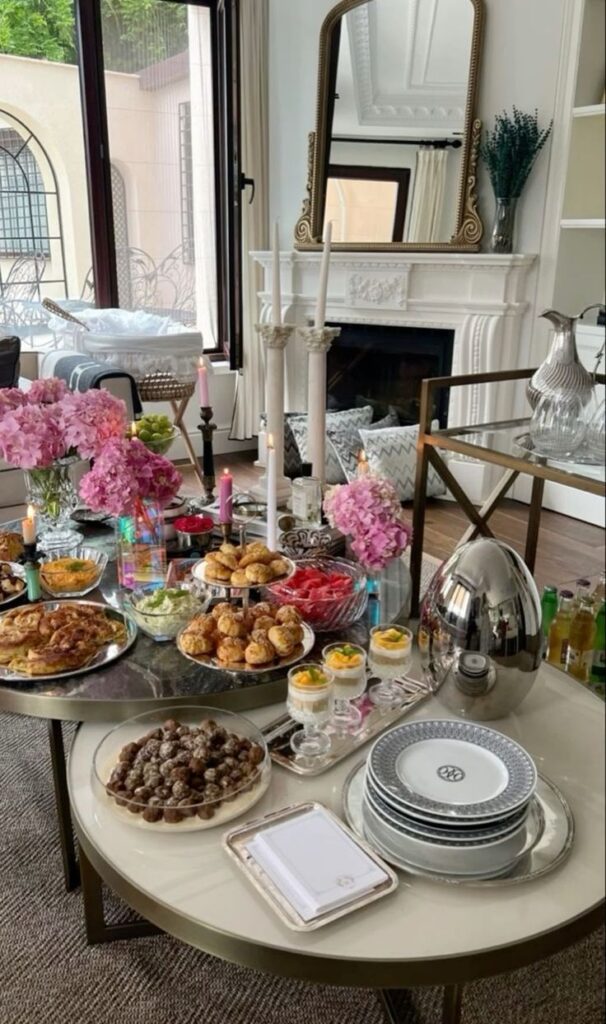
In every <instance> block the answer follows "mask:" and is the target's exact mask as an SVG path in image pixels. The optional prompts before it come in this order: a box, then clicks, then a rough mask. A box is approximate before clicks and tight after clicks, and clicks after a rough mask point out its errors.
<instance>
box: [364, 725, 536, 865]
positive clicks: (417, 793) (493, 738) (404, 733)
mask: <svg viewBox="0 0 606 1024" xmlns="http://www.w3.org/2000/svg"><path fill="white" fill-rule="evenodd" d="M536 785H537V771H536V768H535V765H534V762H533V761H532V758H531V757H530V755H529V754H527V753H526V751H525V750H523V749H522V747H520V746H518V744H517V743H514V742H513V740H510V739H509V737H508V736H503V735H502V734H501V733H498V732H495V731H494V730H493V729H487V728H485V727H484V726H480V725H475V724H473V723H471V722H456V721H430V722H410V723H407V724H405V725H401V726H399V727H398V728H397V729H393V730H392V731H391V732H389V733H386V734H385V735H384V736H381V737H380V739H378V740H377V742H376V743H375V744H374V746H373V748H372V750H371V752H370V755H369V758H368V764H367V768H366V777H365V783H364V799H363V816H364V829H365V832H366V835H367V838H368V839H369V841H370V842H371V843H372V844H373V845H374V847H375V848H376V849H377V851H378V852H379V853H382V854H383V855H384V856H385V858H386V859H387V860H390V861H391V862H392V863H395V864H398V865H399V866H401V867H409V868H411V869H413V870H417V871H420V872H428V873H431V874H439V875H451V876H461V877H463V876H464V877H469V878H493V877H497V876H498V875H502V874H506V873H507V872H508V871H509V870H511V868H512V867H513V866H514V864H515V863H516V862H517V861H518V860H519V859H520V857H521V856H523V855H524V853H525V852H527V850H528V848H529V841H530V838H531V837H532V835H534V837H535V838H536V833H537V829H538V828H539V821H538V816H539V814H540V812H539V809H538V807H537V806H536V802H535V801H534V800H533V797H534V793H535V789H536Z"/></svg>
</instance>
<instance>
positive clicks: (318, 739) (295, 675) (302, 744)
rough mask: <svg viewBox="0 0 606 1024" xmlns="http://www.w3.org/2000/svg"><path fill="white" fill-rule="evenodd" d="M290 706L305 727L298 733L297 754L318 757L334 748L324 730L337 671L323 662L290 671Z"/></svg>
mask: <svg viewBox="0 0 606 1024" xmlns="http://www.w3.org/2000/svg"><path fill="white" fill-rule="evenodd" d="M287 708H288V712H289V714H290V716H291V717H292V718H293V719H294V720H295V722H301V723H302V725H303V728H302V729H300V730H299V731H298V732H296V733H294V735H293V736H292V739H291V741H290V742H291V746H292V749H293V751H294V752H295V754H297V755H298V756H302V757H305V758H308V757H312V758H314V757H318V756H321V755H323V754H326V753H328V751H329V750H330V737H329V736H328V735H327V734H326V733H325V732H324V731H323V729H322V726H324V725H325V724H326V723H327V722H328V721H329V720H330V717H331V715H332V709H333V675H332V673H331V672H329V671H328V670H327V669H325V668H322V666H320V665H312V664H310V665H297V666H296V667H294V668H291V670H290V672H289V673H288V699H287Z"/></svg>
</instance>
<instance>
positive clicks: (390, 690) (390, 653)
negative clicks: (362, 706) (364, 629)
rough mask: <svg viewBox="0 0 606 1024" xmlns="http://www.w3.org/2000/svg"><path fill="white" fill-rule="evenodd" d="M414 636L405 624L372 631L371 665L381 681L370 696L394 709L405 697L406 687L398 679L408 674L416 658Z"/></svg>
mask: <svg viewBox="0 0 606 1024" xmlns="http://www.w3.org/2000/svg"><path fill="white" fill-rule="evenodd" d="M412 641H413V636H412V633H411V631H410V630H409V629H406V627H405V626H396V625H393V624H389V625H383V626H375V628H374V629H373V630H371V633H370V648H369V656H368V660H369V664H370V671H371V672H372V674H373V676H377V677H378V678H379V679H380V680H381V682H380V683H378V684H377V685H376V686H371V688H370V690H369V697H370V699H371V701H372V702H373V704H377V705H378V706H379V707H384V708H393V707H396V706H397V705H398V704H401V703H402V701H403V699H404V692H405V691H404V687H402V686H400V684H399V683H398V682H396V680H398V679H401V678H402V676H404V675H406V670H407V668H408V665H409V664H410V659H411V657H412Z"/></svg>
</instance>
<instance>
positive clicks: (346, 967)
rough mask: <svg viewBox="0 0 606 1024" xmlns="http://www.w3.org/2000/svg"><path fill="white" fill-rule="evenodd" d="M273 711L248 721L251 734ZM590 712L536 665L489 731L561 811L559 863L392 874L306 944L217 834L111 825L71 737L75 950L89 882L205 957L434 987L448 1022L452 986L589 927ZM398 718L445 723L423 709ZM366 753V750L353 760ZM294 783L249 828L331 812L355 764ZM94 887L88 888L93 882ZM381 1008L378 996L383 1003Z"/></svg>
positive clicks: (91, 900)
mask: <svg viewBox="0 0 606 1024" xmlns="http://www.w3.org/2000/svg"><path fill="white" fill-rule="evenodd" d="M276 711H277V709H276V708H266V709H265V710H264V711H258V710H257V711H254V712H253V713H252V714H251V715H250V717H251V718H253V719H254V720H255V721H256V722H257V723H258V724H263V723H265V722H268V721H270V720H271V718H272V717H273V716H275V714H276ZM604 711H605V708H604V704H603V703H602V702H601V701H600V700H598V699H597V698H596V697H594V696H593V695H592V694H591V693H589V692H588V691H587V690H585V689H584V688H582V687H580V686H579V685H578V684H576V683H575V682H574V681H572V680H570V679H568V678H567V677H566V676H564V675H563V674H562V673H561V672H559V671H557V670H555V669H552V668H550V667H548V666H545V667H544V668H543V669H542V670H541V674H540V678H539V680H538V681H537V683H536V685H535V688H534V689H533V691H532V693H531V694H530V696H529V697H528V698H527V700H526V701H525V702H524V704H523V705H522V707H521V708H520V709H519V712H518V713H517V714H515V715H511V716H510V717H509V718H507V719H503V720H501V721H498V722H495V723H491V724H493V725H494V727H495V728H497V729H501V730H502V731H503V732H505V733H507V734H508V735H510V736H512V738H514V739H516V740H517V741H519V742H520V743H522V744H523V745H524V746H525V747H526V748H527V749H528V750H529V751H530V753H531V754H532V755H533V756H534V758H535V760H536V762H537V765H538V768H539V770H540V771H541V772H542V773H543V774H545V775H547V776H548V777H549V778H551V779H552V780H553V781H554V782H555V783H556V784H557V785H558V786H559V787H560V788H561V790H562V791H563V793H564V795H565V796H566V798H567V799H568V801H569V803H570V805H571V808H572V811H573V813H574V816H575V819H576V825H577V832H576V840H575V843H574V846H573V849H572V853H571V855H570V858H569V860H568V861H567V862H566V863H565V864H564V865H562V866H561V867H560V868H559V869H557V870H556V871H554V872H553V873H552V874H549V875H546V876H544V877H543V878H540V879H538V880H537V881H534V882H530V883H527V884H523V885H513V886H505V887H499V888H491V887H465V886H463V887H450V886H447V885H444V884H440V883H436V882H430V881H426V880H424V879H420V878H415V877H413V876H411V875H406V874H402V875H401V882H400V887H399V889H398V891H397V892H396V893H395V894H394V895H392V896H390V897H389V898H386V899H384V900H382V901H380V902H379V903H377V904H374V905H372V906H370V907H368V908H366V909H365V910H362V911H359V912H357V913H355V914H352V915H351V916H350V917H347V918H345V919H343V920H341V921H339V922H337V923H335V924H333V925H329V926H327V927H326V928H324V929H321V930H319V931H317V932H314V933H311V934H300V933H297V932H293V931H290V930H288V929H287V928H286V927H284V926H283V925H282V924H281V922H280V920H279V919H278V918H277V917H276V916H275V915H274V914H273V913H272V911H271V910H270V909H269V907H268V906H267V905H266V904H265V902H264V901H263V900H262V899H261V897H260V896H259V895H258V894H257V893H256V891H255V890H254V889H253V888H252V887H250V886H249V885H248V884H247V882H246V880H245V879H244V877H243V876H242V875H241V874H240V872H239V871H238V869H237V868H236V866H235V865H234V864H233V863H232V862H231V860H230V859H229V858H228V856H227V855H226V853H225V852H224V850H223V849H222V846H221V836H222V833H223V831H224V830H223V829H220V828H219V829H217V830H210V831H206V832H198V833H193V834H192V833H189V834H183V835H177V836H175V835H154V834H153V833H150V832H148V831H145V832H142V831H141V830H139V829H137V828H134V827H132V826H130V825H128V824H125V823H123V822H122V821H119V820H118V819H117V818H116V817H115V816H114V813H113V812H112V810H111V809H110V808H109V807H107V806H105V805H101V804H99V803H98V802H97V801H96V799H95V797H94V796H93V793H92V790H91V787H90V769H91V763H92V757H93V752H94V749H95V746H96V744H97V742H98V741H99V740H100V739H101V738H102V736H103V735H104V733H105V732H106V731H107V728H109V723H108V725H107V726H106V727H103V726H101V725H98V724H94V725H93V724H90V725H83V726H82V727H81V728H80V730H79V732H78V735H77V737H76V740H75V742H74V746H73V749H72V753H71V756H70V761H69V765H68V783H69V790H70V797H71V801H72V808H73V811H74V820H75V826H76V831H77V835H78V839H79V842H80V845H81V851H82V853H83V854H84V857H83V864H85V865H86V867H85V869H84V871H83V882H84V896H85V909H86V913H87V923H88V925H89V938H90V939H91V940H92V941H95V940H97V939H99V938H102V937H103V936H102V935H101V934H96V929H98V927H99V925H100V918H99V908H98V906H97V901H98V896H99V891H100V885H97V882H98V876H100V877H101V878H102V879H103V880H104V881H105V882H106V883H107V884H108V885H109V886H111V888H112V889H114V890H115V891H116V892H117V893H118V894H119V895H120V896H121V897H123V899H124V900H125V901H126V902H127V903H128V904H130V906H131V907H133V908H134V909H135V910H137V911H139V912H140V913H141V914H142V915H143V916H144V917H146V918H147V919H148V920H150V921H152V922H154V924H156V925H157V926H158V927H160V928H162V929H163V930H165V931H166V932H169V933H170V934H172V935H174V936H175V937H177V938H179V939H181V940H182V941H184V942H187V943H189V944H190V945H192V946H195V947H197V948H199V949H202V950H205V951H207V952H209V953H212V954H214V955H216V956H218V957H222V958H223V959H226V960H231V961H234V962H237V963H241V964H245V965H247V966H249V967H254V968H258V969H261V970H266V971H270V972H273V973H275V974H279V975H284V976H288V977H295V978H302V979H306V980H309V981H315V982H319V983H330V984H343V985H356V986H363V987H372V988H377V989H394V988H410V987H413V986H416V985H427V984H438V985H445V986H447V998H446V1003H445V1017H444V1020H445V1021H456V1020H458V1016H459V1012H460V998H461V986H462V985H463V984H464V983H465V982H467V981H470V980H472V979H476V978H480V977H485V976H488V975H491V974H498V973H502V972H505V971H510V970H513V969H516V968H519V967H522V966H524V965H526V964H528V963H530V962H533V961H535V960H538V959H541V958H542V957H545V956H548V955H550V954H552V953H554V952H556V951H558V950H560V949H562V948H563V947H565V946H567V945H569V944H571V943H573V942H575V941H576V940H577V939H579V938H580V937H581V936H583V935H585V934H586V933H588V932H590V931H591V930H592V929H593V928H595V927H597V925H598V923H599V921H600V918H601V911H602V905H603V901H604V719H605V715H604ZM411 717H415V718H436V717H437V718H448V717H453V716H450V715H448V714H447V713H445V712H444V710H443V709H442V708H441V706H440V705H439V704H438V703H437V702H436V701H435V700H432V701H430V702H427V703H425V704H424V705H422V706H421V707H420V708H419V709H418V710H417V711H416V712H413V714H412V716H411ZM366 750H367V748H366ZM362 756H363V752H358V753H357V755H352V757H350V758H349V759H347V760H346V761H344V762H342V763H341V764H340V765H338V766H337V767H335V768H334V769H333V770H332V771H330V772H328V773H327V774H326V775H324V776H320V777H317V778H314V779H302V778H300V777H297V776H294V775H291V774H290V773H288V772H286V771H283V770H281V769H279V768H275V769H274V772H273V778H272V783H271V786H270V789H269V791H268V793H267V794H266V796H265V797H264V798H263V801H262V802H261V803H260V804H259V805H258V806H257V807H255V809H254V811H253V812H251V815H250V817H255V818H256V817H260V816H262V815H263V814H265V813H268V812H270V811H272V810H277V809H279V808H282V807H286V806H288V805H291V804H295V803H299V802H303V801H307V800H318V801H321V802H322V803H324V804H326V805H327V806H328V807H330V808H331V809H332V810H333V811H336V812H337V813H341V799H342V789H343V783H344V780H345V778H346V776H347V774H348V773H349V772H350V771H351V768H352V767H353V766H354V765H355V763H356V759H357V760H360V759H361V757H362ZM95 879H97V882H95ZM386 998H388V997H386Z"/></svg>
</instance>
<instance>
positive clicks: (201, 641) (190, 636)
mask: <svg viewBox="0 0 606 1024" xmlns="http://www.w3.org/2000/svg"><path fill="white" fill-rule="evenodd" d="M181 647H182V648H183V650H184V651H185V653H186V654H191V655H192V657H194V658H198V657H200V655H202V654H212V652H213V650H214V647H215V636H214V634H213V635H212V636H208V635H205V634H204V633H194V632H187V633H182V635H181Z"/></svg>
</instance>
